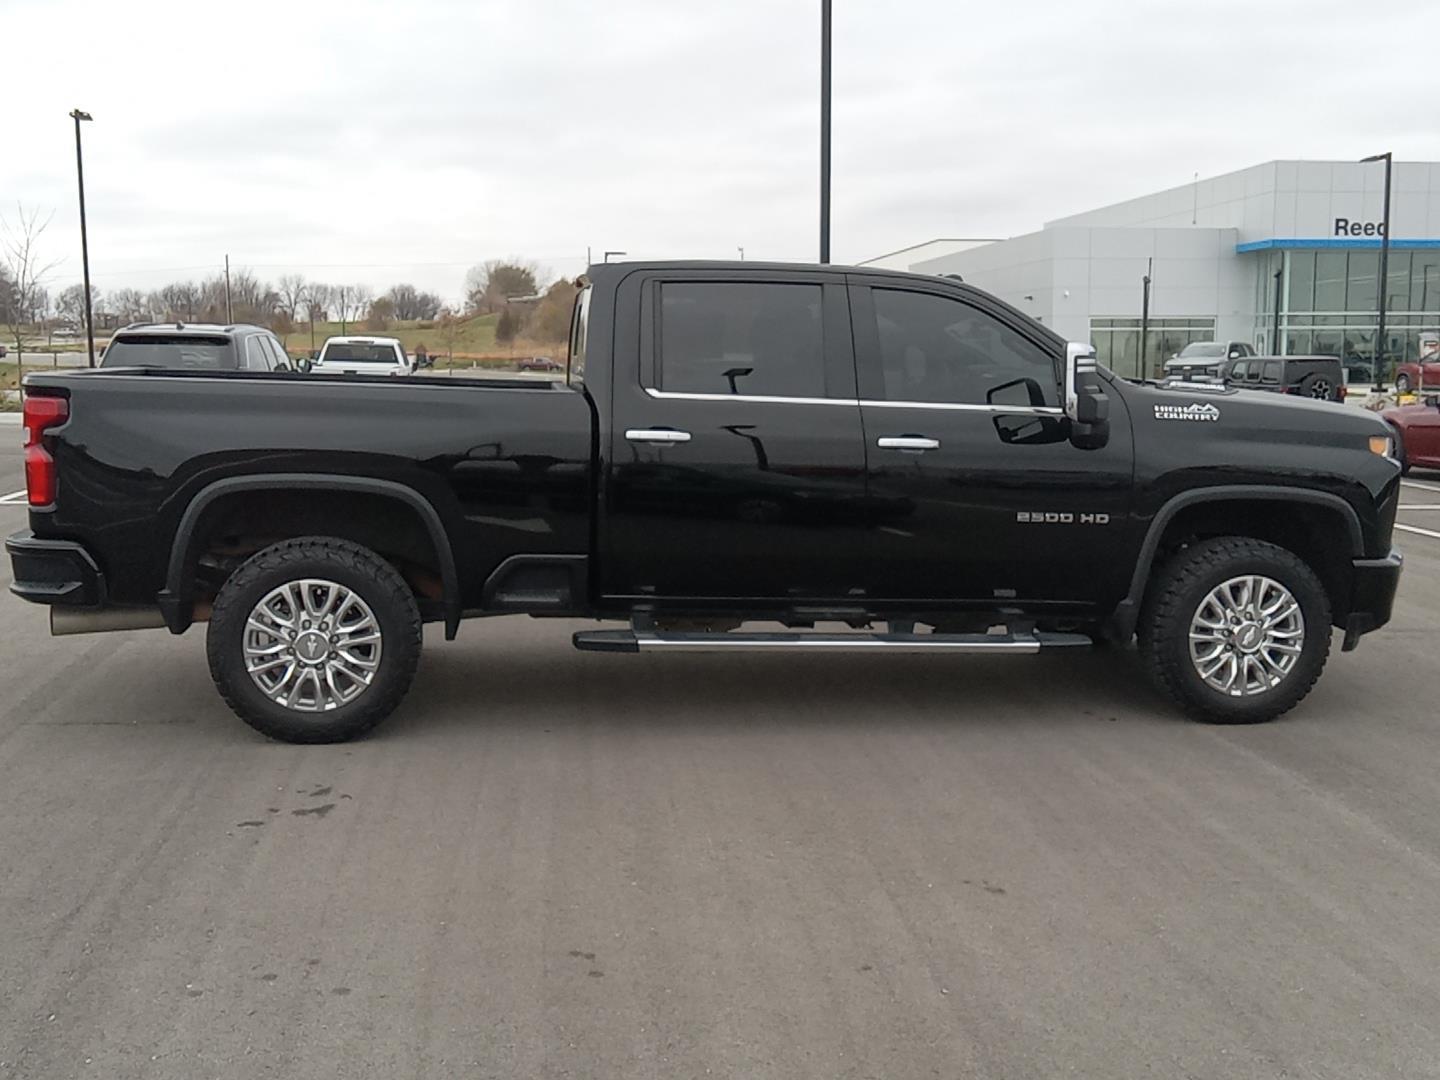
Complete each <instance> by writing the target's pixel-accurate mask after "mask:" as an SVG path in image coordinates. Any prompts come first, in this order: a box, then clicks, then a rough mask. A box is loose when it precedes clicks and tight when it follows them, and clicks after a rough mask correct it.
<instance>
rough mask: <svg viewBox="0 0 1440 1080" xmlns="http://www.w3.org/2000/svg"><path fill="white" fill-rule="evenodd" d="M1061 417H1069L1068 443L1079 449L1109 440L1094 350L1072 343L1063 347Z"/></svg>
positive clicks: (1106, 408) (1107, 412)
mask: <svg viewBox="0 0 1440 1080" xmlns="http://www.w3.org/2000/svg"><path fill="white" fill-rule="evenodd" d="M1065 415H1066V416H1067V417H1069V418H1070V441H1071V442H1072V443H1074V444H1075V445H1076V446H1077V447H1079V448H1080V449H1082V450H1095V449H1098V448H1099V447H1102V446H1104V445H1105V444H1106V442H1108V441H1109V439H1110V398H1109V397H1108V396H1106V394H1105V389H1104V382H1103V381H1102V380H1101V378H1100V366H1099V364H1098V362H1097V361H1096V359H1095V349H1094V348H1093V347H1092V346H1090V345H1085V344H1081V343H1080V342H1076V341H1072V342H1071V343H1070V344H1068V345H1066V346H1065Z"/></svg>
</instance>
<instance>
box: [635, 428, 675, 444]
mask: <svg viewBox="0 0 1440 1080" xmlns="http://www.w3.org/2000/svg"><path fill="white" fill-rule="evenodd" d="M625 438H627V439H629V440H630V441H631V442H653V443H677V442H689V441H690V433H689V432H688V431H676V430H675V429H674V428H653V427H652V428H630V429H629V430H628V431H626V432H625Z"/></svg>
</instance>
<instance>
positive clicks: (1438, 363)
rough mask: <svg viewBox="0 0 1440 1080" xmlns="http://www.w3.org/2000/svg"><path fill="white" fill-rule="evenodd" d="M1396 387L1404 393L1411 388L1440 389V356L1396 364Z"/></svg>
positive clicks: (1408, 391)
mask: <svg viewBox="0 0 1440 1080" xmlns="http://www.w3.org/2000/svg"><path fill="white" fill-rule="evenodd" d="M1395 389H1396V390H1397V391H1399V392H1400V393H1402V394H1408V393H1410V391H1411V390H1431V389H1440V357H1435V358H1434V359H1426V360H1423V361H1418V362H1417V361H1414V360H1411V361H1409V362H1407V363H1404V364H1396V365H1395Z"/></svg>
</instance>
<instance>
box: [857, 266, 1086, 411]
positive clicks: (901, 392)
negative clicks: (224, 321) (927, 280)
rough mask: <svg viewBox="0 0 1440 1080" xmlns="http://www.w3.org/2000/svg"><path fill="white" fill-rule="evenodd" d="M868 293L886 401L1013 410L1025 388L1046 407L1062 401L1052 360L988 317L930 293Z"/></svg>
mask: <svg viewBox="0 0 1440 1080" xmlns="http://www.w3.org/2000/svg"><path fill="white" fill-rule="evenodd" d="M871 295H873V296H874V298H875V319H876V322H877V324H878V325H877V329H878V331H879V334H880V357H881V364H882V366H883V368H884V373H885V397H886V399H887V400H889V401H916V402H925V403H931V402H933V403H936V404H940V403H945V404H960V405H988V404H994V403H998V404H1011V403H1013V400H1014V399H1013V397H1012V396H1011V395H1013V394H1014V393H1015V390H1016V387H1022V388H1023V387H1025V386H1026V385H1027V384H1029V385H1033V386H1035V387H1038V388H1039V392H1040V396H1041V399H1043V401H1044V404H1045V405H1047V406H1054V405H1057V404H1058V403H1059V387H1058V384H1057V378H1056V369H1055V361H1054V360H1053V359H1052V358H1051V356H1050V354H1049V353H1047V352H1046V351H1045V350H1044V349H1042V348H1040V346H1038V345H1036V344H1035V343H1034V342H1032V341H1031V340H1030V339H1029V338H1027V337H1025V336H1024V335H1022V334H1021V333H1019V331H1017V330H1014V329H1012V328H1011V327H1009V326H1007V325H1006V324H1005V323H1002V322H1001V321H1000V320H999V319H997V318H995V317H994V316H993V315H990V314H988V313H987V312H984V311H981V310H980V309H979V308H976V307H972V306H971V305H969V304H967V303H965V302H964V301H962V300H955V299H952V298H950V297H946V296H936V295H934V294H932V293H917V292H904V291H901V290H898V289H874V290H872V292H871ZM1002 388H1003V389H1002ZM997 390H1002V393H1003V396H1004V400H1003V401H1002V400H1001V395H997V396H996V397H995V399H994V401H993V402H992V398H991V393H992V391H997ZM1020 396H1021V400H1028V399H1027V398H1025V395H1024V394H1023V393H1022V394H1021V395H1020Z"/></svg>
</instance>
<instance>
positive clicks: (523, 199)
mask: <svg viewBox="0 0 1440 1080" xmlns="http://www.w3.org/2000/svg"><path fill="white" fill-rule="evenodd" d="M819 9H820V3H819V0H726V2H719V3H717V2H712V0H604V2H593V0H592V2H578V0H507V2H503V3H488V2H481V0H458V2H448V0H405V2H403V3H402V2H398V0H392V2H386V3H374V4H371V3H363V2H356V0H348V2H343V3H333V4H331V3H311V2H307V0H289V2H284V3H278V2H269V0H247V2H246V3H243V4H204V3H198V2H196V0H185V2H182V3H173V4H172V3H161V2H154V0H128V2H126V3H115V2H112V0H103V2H96V0H0V34H3V35H4V38H5V40H6V42H7V44H6V47H5V49H4V50H3V59H0V88H3V89H0V100H3V105H0V117H3V124H4V132H3V139H0V212H3V213H4V214H6V215H7V216H9V217H11V218H13V216H14V212H15V203H16V200H17V199H18V200H19V201H21V202H23V203H24V204H25V205H26V207H27V208H30V207H38V208H41V209H42V210H45V211H48V210H51V209H53V210H54V211H55V216H54V219H53V221H52V223H51V225H50V229H49V231H48V233H47V234H46V237H45V240H46V250H47V252H48V253H49V254H50V255H52V257H55V258H58V259H61V260H62V262H61V264H60V266H59V267H58V268H57V269H56V271H55V274H54V277H53V279H52V282H51V284H52V287H53V286H63V285H64V284H67V283H69V282H72V281H75V280H78V278H79V274H80V258H79V246H80V245H79V233H78V224H77V222H78V215H77V213H76V210H75V169H74V165H75V163H74V156H73V155H74V145H73V132H72V128H71V122H70V121H69V119H68V118H67V117H66V113H67V112H68V111H69V110H70V109H71V108H74V107H76V106H79V107H80V108H83V109H87V110H89V111H90V112H91V113H93V114H94V116H95V122H94V123H93V124H87V125H86V126H85V164H86V178H87V182H88V189H87V195H88V209H89V224H90V242H91V259H92V270H93V277H94V281H95V284H96V285H98V286H99V287H100V288H102V289H106V290H109V289H115V288H123V287H127V286H134V287H138V288H149V287H153V286H156V285H159V284H162V283H164V282H166V281H169V280H173V279H177V278H184V277H195V278H198V277H201V276H203V275H205V274H207V273H212V272H214V271H216V270H218V269H219V267H220V265H221V263H222V260H223V257H224V255H225V253H226V252H229V254H230V256H231V260H232V264H233V265H236V266H248V267H251V268H252V269H254V270H255V272H256V273H257V274H258V275H260V276H261V277H266V278H275V277H278V276H279V275H281V274H283V273H287V272H293V271H299V272H303V273H305V274H307V275H308V276H312V277H319V278H322V279H324V280H328V281H333V282H364V283H367V284H371V285H373V286H376V287H384V286H386V285H389V284H391V283H393V282H395V281H401V280H408V281H412V282H414V283H415V284H417V285H420V286H421V287H424V288H429V289H433V290H436V291H438V292H441V293H442V294H443V295H445V296H446V297H456V296H458V295H459V293H460V286H461V280H462V278H463V275H464V271H465V268H466V267H467V266H469V265H471V264H473V263H475V262H479V261H481V260H484V259H487V258H496V257H503V256H508V255H512V254H513V255H521V256H526V257H529V258H532V259H535V260H537V261H538V262H540V263H541V264H542V265H544V266H545V267H547V268H549V269H550V270H551V271H552V272H553V273H556V274H574V273H577V272H579V270H580V269H581V268H582V265H583V263H584V258H585V251H586V246H587V245H590V246H591V247H592V248H593V250H594V252H595V258H596V259H597V260H598V259H599V258H600V252H601V251H603V250H605V249H607V248H609V249H623V250H625V251H628V252H629V253H630V254H631V255H632V256H637V257H639V256H644V257H652V256H653V257H682V258H683V257H706V258H733V257H734V256H735V255H736V248H737V247H738V246H743V247H744V248H745V254H746V257H747V258H771V259H798V260H809V259H813V258H815V254H816V244H817V241H816V230H817V226H816V217H817V197H816V191H817V168H818V165H817V162H818V135H817V131H818V128H817V122H818V83H819V45H818V41H819ZM1437 49H1440V2H1437V0H1383V2H1380V3H1374V2H1371V3H1358V2H1355V0H1350V2H1344V3H1340V2H1325V0H1299V2H1288V0H1243V2H1229V0H1191V2H1189V3H1179V2H1169V0H1167V2H1163V3H1158V2H1157V3H1136V2H1125V0H1085V2H1077V0H1059V2H1046V3H1039V2H1025V0H1020V2H1015V3H1008V4H994V3H978V2H969V0H835V39H834V78H835V108H834V189H833V190H834V210H833V226H832V237H833V240H832V244H833V252H832V253H833V256H834V258H835V260H836V261H837V262H853V261H858V260H861V259H865V258H869V257H872V256H875V255H879V254H882V253H884V252H886V251H890V250H892V249H895V248H899V247H903V246H905V245H907V244H912V243H916V242H919V241H922V240H925V239H928V238H930V237H935V236H1006V235H1014V234H1017V233H1022V232H1028V231H1031V230H1033V229H1035V228H1038V227H1039V226H1040V224H1041V223H1042V222H1043V221H1045V220H1047V219H1049V218H1053V217H1057V216H1060V215H1063V214H1066V213H1071V212H1075V211H1079V210H1084V209H1088V208H1090V207H1094V206H1099V205H1103V204H1105V203H1109V202H1114V201H1117V200H1119V199H1122V198H1126V197H1129V196H1132V195H1138V194H1144V193H1146V192H1149V191H1154V190H1159V189H1161V188H1165V187H1171V186H1175V185H1177V184H1181V183H1185V182H1187V181H1189V180H1190V178H1191V176H1192V175H1193V174H1194V173H1195V172H1197V171H1198V172H1199V173H1200V175H1201V176H1208V175H1213V174H1217V173H1221V172H1226V171H1229V170H1231V169H1236V168H1241V167H1243V166H1246V165H1250V164H1255V163H1258V162H1261V161H1266V160H1270V159H1273V158H1337V159H1338V158H1355V157H1360V156H1363V155H1366V154H1370V153H1375V152H1377V151H1383V150H1387V149H1389V150H1393V151H1394V152H1395V155H1396V157H1397V158H1404V159H1411V160H1437V159H1440V145H1437V140H1440V123H1437V119H1440V62H1437V61H1436V59H1435V57H1436V55H1437ZM1382 55H1383V60H1382V59H1381V57H1382ZM1377 167H1378V166H1377Z"/></svg>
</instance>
